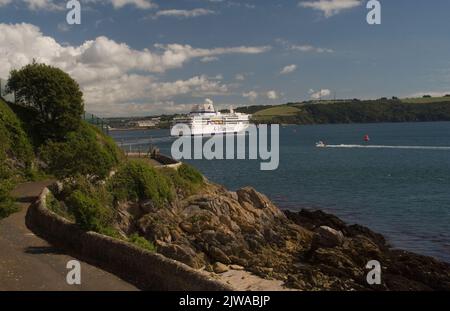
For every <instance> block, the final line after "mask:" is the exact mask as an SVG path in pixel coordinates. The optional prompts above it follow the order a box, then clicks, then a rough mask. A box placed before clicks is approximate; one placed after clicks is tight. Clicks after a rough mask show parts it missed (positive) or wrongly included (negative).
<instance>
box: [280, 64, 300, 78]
mask: <svg viewBox="0 0 450 311" xmlns="http://www.w3.org/2000/svg"><path fill="white" fill-rule="evenodd" d="M295 70H297V65H294V64H292V65H288V66H285V67H284V68H283V69H281V71H280V74H282V75H285V74H289V73H292V72H294V71H295Z"/></svg>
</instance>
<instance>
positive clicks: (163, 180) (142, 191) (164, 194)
mask: <svg viewBox="0 0 450 311" xmlns="http://www.w3.org/2000/svg"><path fill="white" fill-rule="evenodd" d="M110 189H111V191H112V193H113V196H114V199H115V200H116V201H128V200H131V201H138V200H147V199H151V200H152V201H153V202H154V203H155V205H156V206H162V205H163V204H164V203H165V202H167V201H170V200H171V199H172V196H173V193H172V189H171V187H170V182H169V180H168V179H167V177H166V176H164V175H162V174H161V173H159V172H157V171H156V170H155V169H154V168H152V167H150V166H149V165H148V164H146V163H145V162H142V161H128V162H126V163H125V164H124V165H122V166H121V167H120V168H119V170H118V171H117V173H116V174H115V175H114V177H113V178H112V179H111V181H110Z"/></svg>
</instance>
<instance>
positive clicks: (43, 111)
mask: <svg viewBox="0 0 450 311" xmlns="http://www.w3.org/2000/svg"><path fill="white" fill-rule="evenodd" d="M6 88H7V91H8V92H14V93H15V97H16V102H18V103H19V104H20V105H22V106H25V107H29V108H30V109H32V110H34V112H35V113H34V114H33V119H32V120H31V121H32V125H33V128H34V130H35V131H37V132H38V133H39V135H40V136H41V138H42V139H43V141H45V140H46V139H49V138H50V139H63V138H64V137H65V135H66V134H67V133H69V132H71V131H75V130H77V129H78V127H79V126H80V122H81V116H82V114H83V110H84V103H83V93H82V92H81V91H80V87H79V85H78V84H77V82H75V80H73V79H72V78H71V77H70V76H69V75H68V74H67V73H65V72H64V71H62V70H61V69H58V68H55V67H52V66H48V65H45V64H38V63H35V62H33V63H32V64H29V65H27V66H25V67H23V68H21V69H20V70H12V71H11V73H10V77H9V79H8V83H7V86H6Z"/></svg>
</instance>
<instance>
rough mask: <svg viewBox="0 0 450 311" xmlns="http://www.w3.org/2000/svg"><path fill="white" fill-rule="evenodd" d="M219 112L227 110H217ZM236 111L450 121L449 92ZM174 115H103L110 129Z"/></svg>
mask: <svg viewBox="0 0 450 311" xmlns="http://www.w3.org/2000/svg"><path fill="white" fill-rule="evenodd" d="M221 111H222V112H224V111H227V110H221ZM235 111H236V112H241V113H247V114H251V115H252V118H251V122H253V123H255V124H282V125H302V124H303V125H304V124H350V123H399V122H438V121H450V95H446V96H444V97H431V96H424V97H421V98H406V99H399V98H397V97H392V98H390V99H388V98H385V97H384V98H380V99H375V100H359V99H356V98H355V99H337V100H316V101H303V102H293V103H287V104H282V105H252V106H245V107H238V108H236V109H235ZM176 116H178V114H177V115H175V114H174V115H162V116H153V117H152V116H146V117H140V118H137V117H123V118H107V119H106V120H107V121H108V123H109V124H110V126H111V127H112V128H111V130H113V131H121V130H129V131H132V130H146V129H168V128H170V125H171V124H172V121H173V119H174V118H175V117H176ZM150 118H160V122H159V123H158V124H156V125H155V126H153V127H142V126H140V127H136V126H134V125H132V124H135V123H136V120H141V121H144V122H145V120H148V119H150Z"/></svg>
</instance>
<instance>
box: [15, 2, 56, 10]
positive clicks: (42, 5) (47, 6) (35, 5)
mask: <svg viewBox="0 0 450 311" xmlns="http://www.w3.org/2000/svg"><path fill="white" fill-rule="evenodd" d="M23 1H24V2H25V3H26V4H27V7H28V8H29V9H30V10H33V11H37V10H45V11H61V10H64V8H65V6H64V5H63V4H62V3H55V1H54V0H23Z"/></svg>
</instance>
